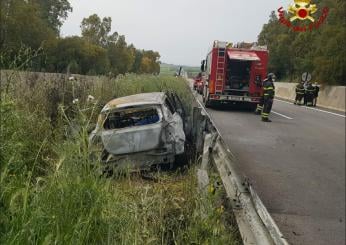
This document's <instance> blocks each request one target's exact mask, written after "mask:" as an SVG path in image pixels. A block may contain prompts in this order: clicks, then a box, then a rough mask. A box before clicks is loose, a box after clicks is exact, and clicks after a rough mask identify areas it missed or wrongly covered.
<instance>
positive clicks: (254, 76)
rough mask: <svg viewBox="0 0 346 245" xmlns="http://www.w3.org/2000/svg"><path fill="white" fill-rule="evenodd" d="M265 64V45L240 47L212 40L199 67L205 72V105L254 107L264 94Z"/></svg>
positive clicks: (266, 57)
mask: <svg viewBox="0 0 346 245" xmlns="http://www.w3.org/2000/svg"><path fill="white" fill-rule="evenodd" d="M267 65H268V50H267V49H266V48H264V47H255V46H252V47H246V48H241V47H240V48H239V47H233V46H232V44H229V43H226V42H220V41H214V43H213V47H212V49H211V51H210V52H209V53H208V55H207V58H206V60H203V61H202V66H201V69H202V71H203V72H204V73H205V76H203V77H205V79H204V80H203V84H204V89H203V101H204V104H205V105H206V107H209V106H212V105H216V104H229V103H230V104H247V105H249V106H251V108H255V107H256V105H257V104H258V102H259V101H260V98H261V96H262V94H263V88H262V80H263V79H264V78H265V77H266V75H267Z"/></svg>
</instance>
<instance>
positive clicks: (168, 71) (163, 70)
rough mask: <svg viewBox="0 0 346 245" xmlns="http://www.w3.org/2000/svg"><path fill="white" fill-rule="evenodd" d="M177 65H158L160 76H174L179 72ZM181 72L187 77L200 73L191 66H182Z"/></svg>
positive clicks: (198, 69) (197, 68)
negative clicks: (184, 72) (185, 73)
mask: <svg viewBox="0 0 346 245" xmlns="http://www.w3.org/2000/svg"><path fill="white" fill-rule="evenodd" d="M179 67H180V66H179V65H171V64H164V63H161V64H160V74H161V75H170V76H172V75H174V74H175V73H176V72H178V71H179ZM183 70H184V71H186V72H187V75H188V77H194V76H196V75H197V74H198V72H200V68H199V67H193V66H183Z"/></svg>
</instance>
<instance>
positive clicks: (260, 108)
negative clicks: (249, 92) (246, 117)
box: [255, 96, 263, 115]
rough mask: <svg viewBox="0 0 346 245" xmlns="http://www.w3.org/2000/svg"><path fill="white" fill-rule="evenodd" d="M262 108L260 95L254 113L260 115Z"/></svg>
mask: <svg viewBox="0 0 346 245" xmlns="http://www.w3.org/2000/svg"><path fill="white" fill-rule="evenodd" d="M262 110H263V96H262V97H261V99H260V101H259V102H258V104H257V107H256V111H255V114H257V115H261V112H262Z"/></svg>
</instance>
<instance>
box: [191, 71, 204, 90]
mask: <svg viewBox="0 0 346 245" xmlns="http://www.w3.org/2000/svg"><path fill="white" fill-rule="evenodd" d="M193 89H194V90H196V91H197V92H198V93H199V94H202V93H203V78H202V73H201V72H200V73H199V74H198V75H197V76H196V77H195V78H194V82H193Z"/></svg>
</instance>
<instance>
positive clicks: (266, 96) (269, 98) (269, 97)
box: [262, 73, 275, 122]
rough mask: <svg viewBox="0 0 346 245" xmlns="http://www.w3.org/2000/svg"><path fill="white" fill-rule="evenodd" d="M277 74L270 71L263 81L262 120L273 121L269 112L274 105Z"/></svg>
mask: <svg viewBox="0 0 346 245" xmlns="http://www.w3.org/2000/svg"><path fill="white" fill-rule="evenodd" d="M274 82H275V74H274V73H269V74H268V76H267V78H266V79H265V80H264V81H263V91H264V92H263V109H262V121H263V122H271V120H270V119H269V114H270V111H271V109H272V106H273V101H274V95H275V87H274Z"/></svg>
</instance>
